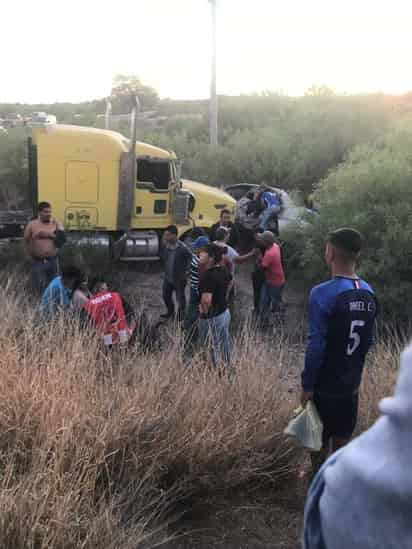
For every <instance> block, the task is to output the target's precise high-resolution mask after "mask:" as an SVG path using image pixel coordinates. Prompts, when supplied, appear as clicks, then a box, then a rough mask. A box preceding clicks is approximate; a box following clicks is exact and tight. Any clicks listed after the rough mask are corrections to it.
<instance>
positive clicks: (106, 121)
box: [104, 97, 112, 130]
mask: <svg viewBox="0 0 412 549" xmlns="http://www.w3.org/2000/svg"><path fill="white" fill-rule="evenodd" d="M111 113H112V103H111V101H110V97H106V113H105V116H104V127H105V128H106V130H110V115H111Z"/></svg>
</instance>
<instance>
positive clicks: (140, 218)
mask: <svg viewBox="0 0 412 549" xmlns="http://www.w3.org/2000/svg"><path fill="white" fill-rule="evenodd" d="M171 179H172V174H171V165H170V161H169V160H167V159H158V158H149V157H144V158H139V159H138V160H137V182H136V195H135V222H136V223H137V227H141V226H142V227H143V225H145V227H148V226H149V225H150V227H151V228H154V229H155V228H162V227H165V226H166V225H167V224H169V223H170V222H171V212H170V185H171Z"/></svg>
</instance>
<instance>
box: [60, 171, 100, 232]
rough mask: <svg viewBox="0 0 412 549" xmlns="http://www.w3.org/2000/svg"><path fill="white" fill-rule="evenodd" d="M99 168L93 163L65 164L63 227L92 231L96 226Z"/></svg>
mask: <svg viewBox="0 0 412 549" xmlns="http://www.w3.org/2000/svg"><path fill="white" fill-rule="evenodd" d="M98 202H99V168H98V166H97V164H96V163H95V162H80V161H71V162H68V163H67V164H66V211H65V225H66V226H67V227H69V228H72V229H74V228H76V229H82V230H87V229H93V228H94V227H96V226H97V225H98V222H99V220H98V217H99V213H98Z"/></svg>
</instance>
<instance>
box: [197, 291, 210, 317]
mask: <svg viewBox="0 0 412 549" xmlns="http://www.w3.org/2000/svg"><path fill="white" fill-rule="evenodd" d="M212 298H213V294H212V293H211V292H203V293H202V295H201V297H200V305H199V310H200V312H201V314H204V315H207V314H208V313H209V310H210V307H211V306H212Z"/></svg>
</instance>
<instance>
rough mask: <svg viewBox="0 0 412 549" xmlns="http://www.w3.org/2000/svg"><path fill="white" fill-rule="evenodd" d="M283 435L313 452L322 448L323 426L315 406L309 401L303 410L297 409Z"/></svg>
mask: <svg viewBox="0 0 412 549" xmlns="http://www.w3.org/2000/svg"><path fill="white" fill-rule="evenodd" d="M296 414H297V415H295V416H294V417H293V418H292V419H291V420H290V422H289V425H288V426H287V427H286V429H285V431H284V433H285V434H286V435H290V436H292V437H294V438H295V440H296V442H297V443H298V444H299V445H300V446H303V447H304V448H308V449H309V450H312V451H314V452H319V450H320V449H321V448H322V433H323V424H322V420H321V419H320V417H319V414H318V411H317V409H316V406H315V404H314V403H313V402H312V401H311V400H309V401H308V402H307V404H306V406H305V408H302V406H300V408H298V409H297V410H296Z"/></svg>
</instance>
